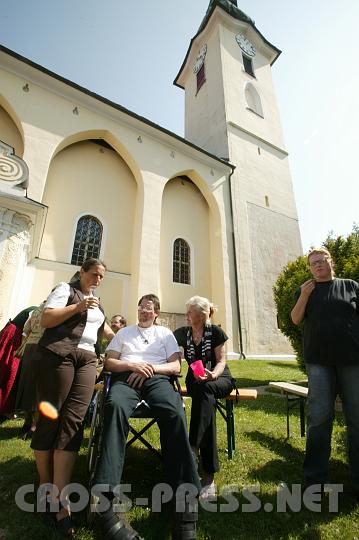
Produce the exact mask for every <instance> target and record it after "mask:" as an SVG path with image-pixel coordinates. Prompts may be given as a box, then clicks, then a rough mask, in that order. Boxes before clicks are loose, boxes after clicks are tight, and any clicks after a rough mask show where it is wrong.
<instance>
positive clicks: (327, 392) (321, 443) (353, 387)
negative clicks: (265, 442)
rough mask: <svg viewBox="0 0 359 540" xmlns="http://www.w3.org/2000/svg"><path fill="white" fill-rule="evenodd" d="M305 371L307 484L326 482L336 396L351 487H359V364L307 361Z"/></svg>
mask: <svg viewBox="0 0 359 540" xmlns="http://www.w3.org/2000/svg"><path fill="white" fill-rule="evenodd" d="M306 370H307V374H308V387H309V393H308V420H307V445H306V455H305V460H304V476H305V479H306V481H307V482H308V483H314V484H316V483H325V482H327V481H328V465H329V457H330V450H331V437H332V428H333V420H334V406H335V398H336V395H337V394H339V395H340V397H341V399H342V402H343V410H344V414H345V419H346V424H347V440H348V456H349V465H350V472H351V480H352V486H353V488H354V489H355V490H359V363H358V364H357V365H353V366H322V365H320V364H306Z"/></svg>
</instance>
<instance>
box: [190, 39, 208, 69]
mask: <svg viewBox="0 0 359 540" xmlns="http://www.w3.org/2000/svg"><path fill="white" fill-rule="evenodd" d="M206 53H207V44H205V45H203V47H201V49H200V50H199V52H198V55H197V58H196V62H195V64H194V66H193V72H194V73H198V72H199V70H200V69H201V67H202V66H203V62H204V59H205V57H206Z"/></svg>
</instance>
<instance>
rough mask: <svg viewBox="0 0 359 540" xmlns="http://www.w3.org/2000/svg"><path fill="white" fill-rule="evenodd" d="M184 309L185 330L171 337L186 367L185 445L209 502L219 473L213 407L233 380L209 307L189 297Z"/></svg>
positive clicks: (204, 301) (221, 334)
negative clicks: (199, 464) (188, 414)
mask: <svg viewBox="0 0 359 540" xmlns="http://www.w3.org/2000/svg"><path fill="white" fill-rule="evenodd" d="M186 309H187V313H186V318H187V323H188V326H183V327H181V328H178V329H177V330H175V331H174V335H175V338H176V339H177V342H178V344H179V345H180V346H181V347H183V350H184V356H185V358H186V360H187V362H188V364H189V369H188V372H187V376H186V387H187V391H188V393H189V395H190V396H191V398H192V407H191V421H190V429H189V441H190V444H191V446H192V449H193V452H194V453H195V455H200V458H201V461H202V470H203V477H202V479H201V483H202V490H201V493H200V498H201V499H211V498H214V497H215V496H216V485H215V483H214V473H216V472H217V471H219V459H218V450H217V429H216V407H215V404H216V399H219V398H223V397H225V396H227V395H228V394H229V393H230V392H231V391H232V389H233V388H234V380H233V378H232V376H231V373H230V371H229V368H228V367H227V365H226V360H225V345H224V344H225V342H226V341H227V339H228V337H227V335H226V334H225V332H224V331H223V330H222V328H220V327H219V326H217V325H215V324H211V321H210V318H211V317H212V315H213V313H214V306H213V304H212V303H211V302H210V301H209V300H208V299H207V298H204V297H202V296H193V297H192V298H190V299H189V300H188V301H187V302H186ZM197 361H200V362H199V364H200V366H202V365H203V368H204V372H203V375H197V374H196V370H195V371H193V369H192V368H193V367H194V362H197ZM201 362H202V364H201ZM191 365H192V368H191ZM196 365H198V364H196Z"/></svg>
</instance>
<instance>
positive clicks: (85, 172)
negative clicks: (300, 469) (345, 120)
mask: <svg viewBox="0 0 359 540" xmlns="http://www.w3.org/2000/svg"><path fill="white" fill-rule="evenodd" d="M279 55H280V51H279V49H277V47H275V46H274V45H272V44H271V43H270V42H269V41H268V40H267V39H266V38H265V37H264V36H263V35H262V34H261V32H260V31H259V30H258V28H257V27H256V25H255V23H254V21H253V20H252V19H250V18H249V17H248V16H247V15H246V14H245V13H243V12H242V11H241V10H240V9H239V7H238V6H237V1H236V0H211V1H210V2H209V6H208V9H207V12H206V14H205V16H204V19H203V21H202V23H201V24H200V26H199V29H198V32H197V33H196V35H195V36H194V37H193V38H192V40H191V42H190V44H189V48H188V50H187V53H186V55H185V58H184V61H183V64H182V66H181V67H180V68H179V72H178V74H177V76H176V78H175V81H174V84H175V85H176V86H178V87H179V88H181V89H183V90H184V95H185V135H184V137H180V136H178V135H177V134H175V133H172V132H170V131H168V130H167V129H164V128H163V127H161V126H159V125H156V124H155V123H153V122H151V121H149V120H147V119H146V118H143V117H141V116H139V115H138V114H136V113H134V112H132V111H129V110H127V109H125V108H124V107H122V106H121V105H119V104H117V103H114V102H112V101H110V100H108V99H106V97H105V96H100V95H97V94H95V93H93V92H91V91H90V90H88V89H86V88H83V87H80V86H79V85H77V84H76V82H73V81H69V80H67V79H65V78H63V77H61V76H59V75H57V74H55V73H53V72H50V71H49V70H47V69H46V68H45V67H43V66H40V65H38V64H35V63H34V62H32V61H31V60H30V59H27V58H24V57H22V56H20V55H19V54H17V53H15V52H14V51H11V50H9V49H7V48H5V47H3V46H0V325H1V326H4V324H5V323H6V321H7V320H8V318H9V317H13V316H15V315H16V313H17V312H18V311H20V310H21V309H23V308H24V307H27V306H29V305H35V304H39V303H40V302H41V301H42V300H43V299H44V298H46V296H47V295H48V293H49V292H50V291H51V289H52V288H53V287H54V286H55V285H56V284H57V283H59V282H60V281H69V280H70V278H71V277H72V275H73V274H74V273H75V272H76V270H78V268H79V266H81V263H82V262H83V260H85V259H86V258H87V257H90V256H94V257H99V258H101V259H103V260H104V261H105V263H106V265H107V272H106V276H105V279H104V282H103V284H102V285H101V288H100V289H99V291H98V296H100V297H101V302H102V304H103V305H104V308H105V311H106V313H107V315H108V316H109V317H110V316H111V315H113V314H114V313H121V314H123V315H124V316H125V317H126V318H127V319H128V321H129V322H130V323H134V322H135V321H136V315H137V310H136V305H137V300H138V298H139V297H140V296H141V295H142V294H145V293H148V292H153V293H156V294H158V296H159V297H160V299H161V308H162V313H161V321H162V323H164V324H166V325H167V326H169V327H170V328H172V329H174V328H176V327H177V326H180V325H182V324H184V313H185V302H186V300H187V299H188V298H190V297H191V296H193V295H195V294H199V295H201V296H206V297H208V298H209V299H211V300H212V301H213V302H214V303H215V304H216V305H217V306H218V311H217V312H216V314H215V319H214V322H215V323H216V324H220V325H221V326H222V328H223V329H224V330H225V331H226V332H227V334H228V336H229V338H230V341H229V346H228V351H230V352H233V353H236V354H242V355H246V356H251V355H256V354H260V355H262V354H263V355H266V354H287V353H289V352H290V346H289V344H288V342H287V340H286V338H285V337H284V336H283V335H282V334H281V332H280V330H279V328H278V324H277V316H276V310H275V305H274V300H273V291H272V288H273V285H274V283H275V281H276V278H277V276H278V274H279V273H280V272H281V270H282V268H283V266H284V265H285V264H287V262H288V261H289V260H293V259H295V258H297V257H298V256H299V255H300V254H301V253H302V248H301V240H300V233H299V226H298V216H297V211H296V205H295V199H294V193H293V186H292V181H291V176H290V171H289V165H288V153H287V151H286V150H285V146H284V140H283V134H282V127H281V122H280V116H279V110H278V106H277V100H276V95H275V90H274V87H273V82H272V74H271V66H272V65H273V63H274V62H275V61H276V60H277V58H278V56H279Z"/></svg>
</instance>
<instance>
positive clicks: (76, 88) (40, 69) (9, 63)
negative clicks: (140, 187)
mask: <svg viewBox="0 0 359 540" xmlns="http://www.w3.org/2000/svg"><path fill="white" fill-rule="evenodd" d="M1 52H2V53H4V54H5V55H8V57H10V59H8V60H6V61H4V62H3V61H2V59H1V54H0V67H1V66H3V67H4V68H5V69H6V70H9V71H10V72H12V73H14V74H16V75H18V76H19V75H22V77H24V73H23V69H21V70H19V68H18V67H16V66H14V64H13V61H14V60H13V59H15V61H18V62H20V63H21V64H23V65H25V66H27V67H28V73H27V74H26V73H25V76H28V77H29V78H30V77H31V78H32V79H33V80H34V81H35V82H36V84H38V85H39V86H42V87H49V88H51V90H52V91H53V92H55V93H56V90H55V89H54V86H55V83H56V82H57V83H60V84H61V83H62V84H64V85H65V87H66V88H67V89H68V90H72V92H73V96H66V95H65V92H57V93H59V94H61V95H62V96H64V97H67V99H74V98H75V97H76V96H79V94H78V93H80V95H82V96H83V99H84V100H85V99H87V103H88V104H90V102H91V100H92V99H93V100H95V101H97V102H98V103H100V104H102V105H105V106H108V107H110V108H111V109H113V110H114V111H117V112H118V113H121V114H122V115H123V116H124V117H127V118H128V119H129V120H128V121H127V123H128V125H131V126H132V127H134V125H135V124H136V121H137V122H138V126H137V127H136V126H135V127H136V129H139V128H140V126H141V125H142V126H143V127H142V129H144V128H146V129H148V128H150V130H151V131H152V132H153V133H154V132H156V131H157V132H158V135H159V138H162V139H163V138H166V137H169V138H170V139H175V140H176V141H178V142H179V143H180V144H183V145H185V146H186V147H187V148H188V149H189V150H190V153H192V152H195V153H196V152H198V153H200V154H201V155H202V159H203V157H204V156H207V157H208V158H210V159H213V160H215V161H216V162H217V163H218V164H221V165H222V166H225V167H226V168H227V170H228V168H229V169H234V168H235V167H234V165H232V164H230V163H228V162H227V161H225V160H223V159H222V158H220V157H218V156H216V155H214V154H211V153H210V152H207V150H204V149H203V148H201V147H199V146H197V145H196V144H194V143H192V142H191V141H188V140H187V139H185V138H184V137H181V136H180V135H177V133H174V132H173V131H170V130H169V129H166V128H164V127H162V126H160V125H159V124H156V123H155V122H153V121H151V120H148V119H147V118H145V117H144V116H140V115H139V114H136V113H134V112H133V111H130V110H129V109H126V107H123V106H122V105H119V104H118V103H115V102H114V101H111V100H110V99H108V98H106V97H104V96H101V95H99V94H96V93H95V92H92V91H91V90H89V89H87V88H84V87H83V86H80V85H79V84H77V83H75V82H73V81H70V80H69V79H66V78H65V77H62V76H61V75H58V74H57V73H54V72H53V71H50V70H49V69H47V68H45V67H44V66H41V65H40V64H37V63H36V62H33V61H32V60H30V59H28V58H26V57H25V56H22V55H20V54H19V53H17V52H15V51H12V50H11V49H8V48H7V47H5V46H4V45H1V44H0V53H1ZM33 70H35V71H33ZM38 74H40V75H42V77H40V76H39V75H38ZM44 76H45V77H44ZM47 77H49V78H50V79H47V81H53V82H52V83H51V84H49V82H46V78H47ZM168 142H169V141H168Z"/></svg>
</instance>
